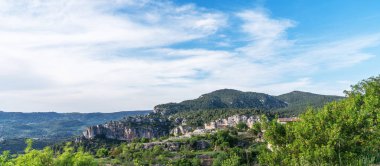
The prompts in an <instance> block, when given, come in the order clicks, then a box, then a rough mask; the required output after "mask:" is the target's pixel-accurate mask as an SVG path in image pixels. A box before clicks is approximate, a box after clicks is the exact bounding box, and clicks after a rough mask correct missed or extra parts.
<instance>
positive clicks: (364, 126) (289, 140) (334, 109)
mask: <svg viewBox="0 0 380 166" xmlns="http://www.w3.org/2000/svg"><path fill="white" fill-rule="evenodd" d="M345 93H346V99H344V100H341V101H338V102H332V103H330V104H327V105H326V106H325V107H324V108H322V109H312V108H310V109H309V110H308V111H307V112H306V113H304V114H303V115H301V116H300V119H301V120H300V121H299V122H294V123H288V124H286V125H282V124H278V123H277V122H275V121H272V122H270V123H268V125H267V126H266V128H265V130H266V132H265V133H264V138H265V140H266V141H267V142H268V143H269V144H271V145H272V148H271V149H272V150H263V151H262V152H261V154H260V156H259V160H260V163H261V164H263V165H278V164H280V163H281V165H358V164H359V163H367V164H368V163H370V162H377V161H378V160H379V153H380V147H379V145H380V140H379V139H378V138H379V136H380V125H379V124H378V123H379V118H380V115H379V114H380V77H372V78H369V79H367V80H363V81H362V82H360V83H359V84H357V85H354V86H352V88H351V90H350V91H345Z"/></svg>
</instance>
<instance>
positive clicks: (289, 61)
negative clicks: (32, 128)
mask: <svg viewBox="0 0 380 166" xmlns="http://www.w3.org/2000/svg"><path fill="white" fill-rule="evenodd" d="M235 16H237V18H239V19H241V20H242V21H243V23H242V25H241V29H240V31H241V32H242V33H245V34H247V35H246V36H247V38H246V41H245V42H244V44H243V45H242V46H238V48H236V49H234V50H232V49H224V50H216V49H210V48H212V46H210V47H208V48H209V49H207V48H205V47H202V48H201V47H197V46H190V47H183V48H178V46H177V47H172V45H175V44H183V43H184V42H196V41H197V40H203V39H208V38H212V36H213V35H216V36H223V37H224V38H229V39H231V38H233V37H234V36H228V34H223V33H221V32H220V31H219V30H221V29H223V28H234V29H236V27H228V26H229V25H230V24H228V19H229V18H231V17H235ZM232 19H233V18H232ZM229 21H231V20H229ZM295 25H296V24H295V22H294V21H292V20H287V19H277V18H272V17H271V16H270V15H269V14H268V13H266V12H263V11H260V10H253V11H243V12H239V13H238V14H237V15H229V14H228V13H221V12H217V11H209V10H207V9H204V8H199V7H197V6H195V5H191V4H188V5H181V6H179V5H176V4H174V3H171V2H166V1H149V0H144V1H135V0H112V1H106V0H99V1H90V0H85V1H74V0H73V1H43V0H35V1H27V0H25V1H18V2H17V3H15V2H14V1H1V0H0V36H1V38H0V53H1V54H0V109H3V110H6V111H60V112H71V111H79V112H93V111H104V112H107V111H108V112H110V111H120V110H133V109H151V108H152V107H153V106H154V105H156V104H160V103H164V102H169V101H181V100H184V99H191V98H194V97H197V96H199V95H200V94H202V93H206V92H210V91H212V90H216V89H220V88H235V89H241V90H246V91H260V92H266V93H271V94H279V93H283V92H287V90H288V91H290V90H295V89H301V90H302V89H306V90H312V89H313V88H315V87H321V85H322V84H316V83H314V82H313V79H312V78H311V77H310V76H309V75H310V74H312V73H314V72H317V71H320V70H326V69H335V68H341V67H347V66H350V65H353V64H356V63H359V62H361V61H363V60H366V59H368V58H370V57H373V55H371V54H368V53H366V52H365V51H364V49H365V48H368V47H371V46H373V44H374V43H376V42H378V41H379V37H376V36H375V37H372V38H368V37H363V38H354V39H352V40H344V41H335V42H327V43H325V44H319V45H313V46H311V47H301V48H300V47H298V45H297V44H298V43H297V42H296V41H293V40H289V39H288V37H287V33H286V32H287V30H288V29H289V28H292V27H295ZM230 41H233V40H226V41H221V42H220V45H222V46H232V45H233V44H231V43H229V42H230ZM223 42H224V43H223ZM226 42H227V43H226ZM206 44H207V42H206ZM347 47H348V48H349V49H346V48H347ZM320 66H327V67H326V68H320ZM300 71H301V72H300ZM285 78H288V79H285ZM289 78H290V79H291V78H294V80H295V81H294V80H290V81H289ZM329 92H333V91H332V90H331V91H329Z"/></svg>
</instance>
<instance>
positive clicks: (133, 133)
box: [83, 116, 173, 141]
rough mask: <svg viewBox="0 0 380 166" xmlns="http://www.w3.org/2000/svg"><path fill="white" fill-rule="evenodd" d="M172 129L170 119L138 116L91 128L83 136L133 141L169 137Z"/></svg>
mask: <svg viewBox="0 0 380 166" xmlns="http://www.w3.org/2000/svg"><path fill="white" fill-rule="evenodd" d="M172 128H173V126H172V123H171V121H169V120H168V119H163V118H154V117H149V116H137V117H127V118H124V119H122V120H119V121H110V122H107V123H105V124H101V125H96V126H90V127H88V128H87V129H86V130H85V131H84V132H83V136H84V138H86V139H93V138H97V137H100V138H107V139H116V140H124V141H132V140H133V139H136V138H138V139H139V138H147V139H152V138H159V137H163V136H168V135H169V133H170V130H171V129H172Z"/></svg>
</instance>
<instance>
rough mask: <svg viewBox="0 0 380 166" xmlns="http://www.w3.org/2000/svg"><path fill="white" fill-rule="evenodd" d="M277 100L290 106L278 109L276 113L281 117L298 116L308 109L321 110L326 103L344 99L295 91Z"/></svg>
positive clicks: (278, 97) (280, 96)
mask: <svg viewBox="0 0 380 166" xmlns="http://www.w3.org/2000/svg"><path fill="white" fill-rule="evenodd" d="M276 98H277V99H279V100H281V101H284V102H286V103H287V104H288V106H287V107H284V108H279V109H276V110H275V111H274V113H279V114H280V115H281V116H297V115H298V114H300V113H302V112H304V111H305V109H307V107H314V108H320V107H322V106H323V105H325V104H326V103H329V102H332V101H337V100H341V99H343V98H344V97H341V96H332V95H320V94H314V93H309V92H301V91H293V92H289V93H285V94H282V95H279V96H277V97H276Z"/></svg>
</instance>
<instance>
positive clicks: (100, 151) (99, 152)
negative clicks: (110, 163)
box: [96, 148, 108, 157]
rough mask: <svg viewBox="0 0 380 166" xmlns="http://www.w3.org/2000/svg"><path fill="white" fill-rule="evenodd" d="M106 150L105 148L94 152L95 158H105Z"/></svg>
mask: <svg viewBox="0 0 380 166" xmlns="http://www.w3.org/2000/svg"><path fill="white" fill-rule="evenodd" d="M107 156H108V150H107V149H106V148H100V149H98V150H97V151H96V157H107Z"/></svg>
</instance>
